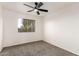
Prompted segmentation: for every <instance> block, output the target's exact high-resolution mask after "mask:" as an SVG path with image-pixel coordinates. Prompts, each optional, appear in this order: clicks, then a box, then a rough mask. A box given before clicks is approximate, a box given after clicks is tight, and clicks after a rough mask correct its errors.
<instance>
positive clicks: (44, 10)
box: [38, 9, 48, 12]
mask: <svg viewBox="0 0 79 59" xmlns="http://www.w3.org/2000/svg"><path fill="white" fill-rule="evenodd" d="M38 10H39V11H43V12H48V10H46V9H38Z"/></svg>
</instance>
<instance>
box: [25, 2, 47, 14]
mask: <svg viewBox="0 0 79 59" xmlns="http://www.w3.org/2000/svg"><path fill="white" fill-rule="evenodd" d="M34 4H35V7H32V6H30V5H27V4H24V5H25V6H28V7H30V8H33V9H32V10H29V11H27V12H32V11H35V12H36V13H37V15H40V13H39V11H42V12H48V10H46V9H41V8H40V7H41V6H43V5H44V4H43V3H42V2H35V3H34Z"/></svg>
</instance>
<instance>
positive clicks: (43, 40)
mask: <svg viewBox="0 0 79 59" xmlns="http://www.w3.org/2000/svg"><path fill="white" fill-rule="evenodd" d="M43 41H45V42H47V43H49V44H51V45H54V46H57V47H59V48H61V49H64V50H66V51H68V52H71V53H73V54H75V55H78V56H79V54H77V53H74V52H73V51H71V50H69V49H66V48H63V47H61V46H60V45H57V44H54V43H52V42H49V41H47V40H43Z"/></svg>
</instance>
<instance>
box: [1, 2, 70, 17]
mask: <svg viewBox="0 0 79 59" xmlns="http://www.w3.org/2000/svg"><path fill="white" fill-rule="evenodd" d="M24 3H26V4H28V5H31V6H35V5H34V2H4V3H0V4H2V5H3V6H4V7H5V8H8V9H11V10H15V11H19V12H22V13H28V14H31V15H37V14H36V13H35V12H34V11H33V12H27V11H28V10H31V8H29V7H27V6H25V5H23V4H24ZM43 3H44V5H43V6H42V7H41V8H42V9H43V8H44V9H47V10H48V13H51V12H52V13H54V12H55V11H56V10H58V9H60V8H62V7H64V6H65V5H69V4H71V3H67V2H43ZM40 13H41V14H40V16H45V15H47V14H48V13H45V12H40Z"/></svg>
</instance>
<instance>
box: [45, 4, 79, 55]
mask: <svg viewBox="0 0 79 59" xmlns="http://www.w3.org/2000/svg"><path fill="white" fill-rule="evenodd" d="M44 21H45V22H44V34H45V39H44V40H45V41H47V42H48V43H51V44H53V45H56V46H59V47H61V48H63V49H65V50H68V51H70V52H72V53H75V54H78V55H79V4H77V3H76V4H73V5H72V6H70V7H68V8H63V9H62V10H59V11H58V12H57V13H52V14H50V15H47V16H46V17H45V19H44Z"/></svg>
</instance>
